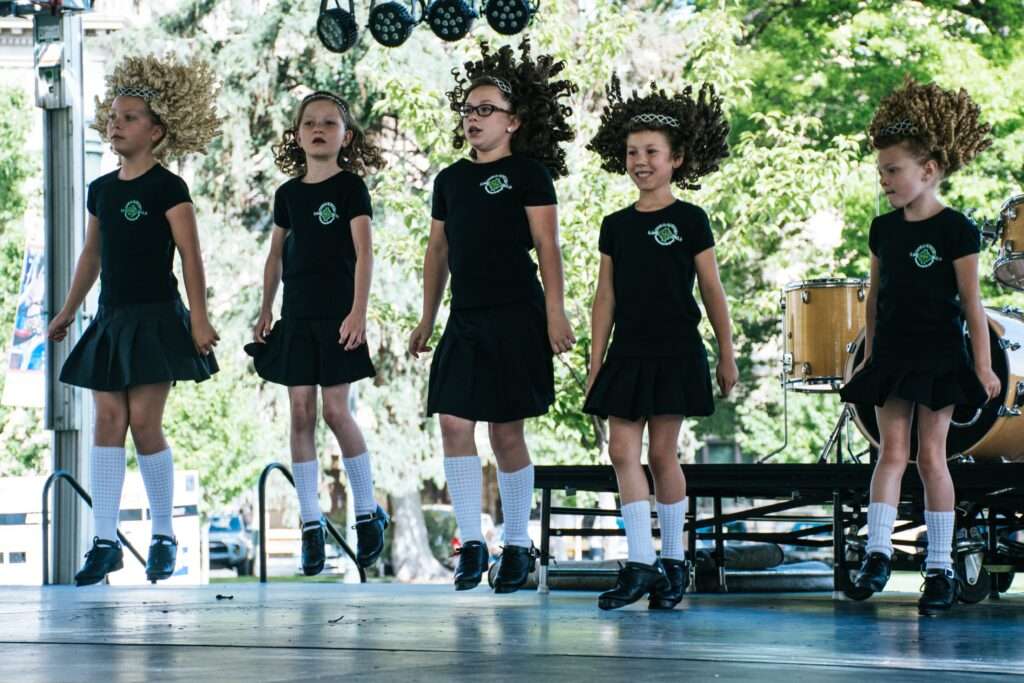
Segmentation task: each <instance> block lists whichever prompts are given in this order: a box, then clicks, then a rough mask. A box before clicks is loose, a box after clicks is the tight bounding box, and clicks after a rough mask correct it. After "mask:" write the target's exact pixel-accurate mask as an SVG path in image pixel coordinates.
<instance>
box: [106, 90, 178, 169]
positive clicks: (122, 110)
mask: <svg viewBox="0 0 1024 683" xmlns="http://www.w3.org/2000/svg"><path fill="white" fill-rule="evenodd" d="M164 133H165V130H164V127H163V126H162V125H160V124H158V123H156V122H155V121H154V120H153V115H152V113H150V111H149V106H148V105H147V104H146V101H145V100H143V99H142V98H141V97H128V96H126V95H121V96H119V97H115V98H114V101H113V102H112V103H111V105H110V116H108V117H107V139H108V140H110V146H111V147H113V148H114V151H115V152H117V153H118V154H119V155H120V156H122V157H134V156H137V155H138V154H140V153H143V152H149V151H152V149H153V148H154V147H156V145H157V143H159V142H160V140H161V138H163V136H164Z"/></svg>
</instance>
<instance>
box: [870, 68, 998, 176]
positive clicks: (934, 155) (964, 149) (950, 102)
mask: <svg viewBox="0 0 1024 683" xmlns="http://www.w3.org/2000/svg"><path fill="white" fill-rule="evenodd" d="M980 119H981V108H980V107H979V106H978V105H977V104H975V103H974V101H973V100H972V99H971V96H970V95H968V94H967V91H966V90H964V89H963V88H961V89H960V90H959V91H958V92H953V91H952V90H946V89H944V88H940V87H939V86H937V85H935V84H934V83H929V84H928V85H921V84H920V83H917V82H916V81H915V80H914V79H913V78H911V77H910V76H907V77H906V79H905V80H904V82H903V87H901V88H899V89H897V90H894V91H893V92H892V93H890V94H889V96H888V97H886V98H885V99H883V100H882V102H881V103H880V104H879V105H878V110H877V111H876V112H875V117H874V119H872V121H871V126H870V128H869V129H868V135H869V136H870V137H871V144H872V145H873V146H874V147H875V149H885V148H886V147H892V146H893V145H897V144H901V143H902V144H905V145H906V146H907V148H908V149H909V150H910V151H911V152H912V153H914V154H915V155H916V156H918V158H920V159H922V160H929V159H931V160H934V161H935V162H936V163H937V164H938V165H939V167H940V168H941V169H942V172H943V174H944V175H945V176H947V177H948V176H950V175H952V174H953V173H955V172H956V171H958V170H960V169H961V168H963V167H964V166H966V165H967V164H969V163H970V162H971V160H972V159H974V157H976V156H977V155H978V154H980V153H981V152H983V151H984V150H986V149H987V148H988V147H990V146H991V145H992V138H990V137H988V134H989V133H990V132H991V131H992V126H990V125H989V124H987V123H982V122H981V120H980Z"/></svg>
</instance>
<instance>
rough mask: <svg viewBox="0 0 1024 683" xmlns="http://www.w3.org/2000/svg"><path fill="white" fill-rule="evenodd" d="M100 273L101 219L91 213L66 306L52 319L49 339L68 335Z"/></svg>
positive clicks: (62, 337) (54, 339) (58, 339)
mask: <svg viewBox="0 0 1024 683" xmlns="http://www.w3.org/2000/svg"><path fill="white" fill-rule="evenodd" d="M99 274H100V219H98V218H96V216H93V215H92V214H89V220H88V222H87V224H86V226H85V244H83V245H82V253H81V254H79V255H78V264H77V265H76V266H75V274H74V276H73V277H72V278H71V288H70V289H69V290H68V295H67V298H65V299H64V306H63V307H61V309H60V311H59V312H58V313H57V315H55V316H53V320H51V321H50V325H49V329H48V330H47V331H46V336H47V337H48V338H49V339H51V340H52V341H63V339H64V338H65V337H67V336H68V327H70V326H71V323H72V321H74V319H75V311H77V310H78V307H79V306H81V305H82V301H84V300H85V296H86V294H88V293H89V290H90V289H92V286H93V284H95V282H96V278H97V277H99Z"/></svg>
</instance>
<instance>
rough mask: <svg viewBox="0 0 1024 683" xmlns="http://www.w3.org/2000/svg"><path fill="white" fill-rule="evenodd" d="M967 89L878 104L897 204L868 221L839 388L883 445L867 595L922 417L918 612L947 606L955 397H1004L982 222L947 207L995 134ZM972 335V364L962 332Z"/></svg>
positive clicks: (888, 552) (885, 549)
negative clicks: (983, 270)
mask: <svg viewBox="0 0 1024 683" xmlns="http://www.w3.org/2000/svg"><path fill="white" fill-rule="evenodd" d="M979 114H980V110H979V108H978V107H977V105H975V104H974V102H972V101H971V98H970V97H969V96H968V94H967V92H966V91H964V90H960V91H959V92H952V91H949V90H944V89H942V88H940V87H939V86H937V85H934V84H931V85H920V84H918V83H915V82H914V81H913V80H910V79H908V80H907V82H906V83H905V84H904V85H903V87H901V88H900V89H898V90H896V91H894V92H893V93H892V94H890V95H889V96H888V97H886V98H885V99H884V100H882V103H881V105H879V108H878V111H877V112H875V117H874V120H873V121H872V122H871V128H870V136H871V142H872V144H873V145H874V147H875V149H876V150H878V174H879V180H880V183H881V188H882V191H884V192H885V196H886V198H887V199H888V200H889V204H891V205H892V207H893V209H894V210H893V211H891V212H889V213H886V214H883V215H881V216H878V217H877V218H875V220H874V221H872V223H871V231H870V234H869V237H868V244H869V245H870V247H871V284H870V288H869V290H868V299H867V329H866V331H865V348H864V357H865V362H864V363H862V365H861V366H860V367H859V368H858V370H857V371H856V372H855V373H854V376H853V377H852V378H851V379H850V381H849V383H848V384H847V385H846V386H845V387H844V388H843V389H842V391H841V392H840V395H841V396H842V398H843V400H844V401H847V402H851V403H864V404H873V405H875V406H877V408H876V410H875V412H876V415H877V418H878V431H879V436H880V440H881V448H880V449H879V453H878V462H877V463H876V465H875V472H874V476H873V477H872V480H871V498H870V504H869V506H868V544H867V556H866V557H865V559H864V564H863V566H862V567H861V570H860V573H859V574H858V575H857V577H856V579H855V586H856V588H857V589H858V591H859V597H861V599H864V598H867V597H869V596H870V595H871V594H872V593H875V592H878V591H881V590H882V589H883V588H884V587H885V584H886V581H887V580H888V579H889V573H890V569H891V565H892V552H893V548H892V540H891V536H892V529H893V524H894V522H895V519H896V506H897V504H898V502H899V499H900V483H901V481H902V479H903V472H904V470H906V467H907V462H908V461H909V459H910V430H911V424H912V422H913V418H914V415H915V413H916V415H917V438H918V449H917V470H918V473H919V474H920V475H921V481H922V482H923V484H924V490H925V513H924V516H925V525H926V527H927V531H928V555H927V560H926V562H925V580H924V587H923V591H924V592H923V594H922V596H921V599H920V601H919V602H918V608H919V611H920V612H921V613H922V614H926V615H927V614H934V613H935V612H937V611H941V610H947V609H949V608H950V607H951V606H952V604H953V602H954V601H955V600H956V597H957V594H958V590H959V581H958V579H957V577H956V575H955V574H954V572H953V561H952V557H951V551H952V542H953V525H954V513H953V504H954V502H955V493H954V490H953V481H952V479H951V478H950V475H949V467H948V466H947V464H946V434H947V433H948V431H949V423H950V419H951V417H952V414H953V408H954V406H956V405H965V406H972V407H977V406H980V405H982V404H983V403H985V402H986V400H988V399H992V398H994V397H996V396H998V395H999V392H1000V382H999V378H998V377H996V375H995V373H994V372H993V371H992V364H991V354H990V351H989V336H988V325H987V323H986V318H985V312H984V309H983V308H982V306H981V299H980V297H979V294H978V249H979V245H980V236H979V234H978V230H977V229H976V228H975V227H974V226H973V225H972V224H971V222H970V221H969V220H968V219H967V218H966V217H965V216H964V215H963V214H961V213H960V212H958V211H954V210H953V209H951V208H949V207H946V206H943V205H942V203H941V201H940V200H939V198H938V194H937V193H938V187H939V183H940V182H942V181H943V180H944V179H945V178H948V177H949V176H950V175H952V174H953V173H955V172H956V171H957V170H959V169H960V168H962V167H963V166H965V165H966V164H967V163H969V162H970V161H971V160H972V159H973V158H974V157H975V156H976V155H977V154H978V153H979V152H981V151H982V150H984V149H985V148H987V147H988V146H989V145H991V144H992V141H991V139H989V138H988V133H989V130H990V127H989V126H988V125H986V124H983V123H981V121H980V120H979ZM963 317H966V319H967V327H968V329H969V331H970V336H971V347H972V349H973V367H972V360H971V356H970V355H968V352H967V347H966V344H965V340H964V335H963V332H962V329H963Z"/></svg>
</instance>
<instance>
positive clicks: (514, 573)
mask: <svg viewBox="0 0 1024 683" xmlns="http://www.w3.org/2000/svg"><path fill="white" fill-rule="evenodd" d="M536 561H537V551H536V550H535V549H534V548H533V546H530V547H529V548H524V547H523V546H521V545H506V546H505V547H504V548H503V549H502V551H501V557H499V558H498V572H497V576H495V577H494V592H495V593H515V592H516V591H517V590H519V589H520V588H522V587H523V585H524V584H525V583H526V579H528V578H529V577H530V572H532V571H533V570H534V567H536V564H537V562H536Z"/></svg>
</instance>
